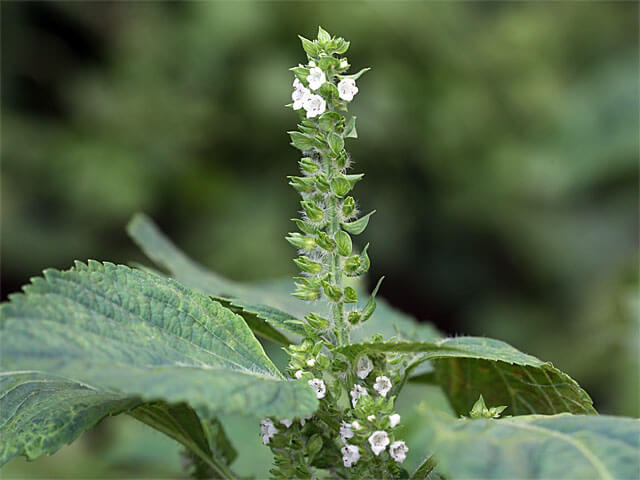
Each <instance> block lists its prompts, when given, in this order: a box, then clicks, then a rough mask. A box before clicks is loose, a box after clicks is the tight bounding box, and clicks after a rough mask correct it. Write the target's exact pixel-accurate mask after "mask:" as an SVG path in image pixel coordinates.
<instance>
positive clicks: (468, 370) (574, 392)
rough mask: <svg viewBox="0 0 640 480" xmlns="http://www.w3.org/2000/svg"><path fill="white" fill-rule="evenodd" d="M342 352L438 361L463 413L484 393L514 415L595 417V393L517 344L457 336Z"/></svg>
mask: <svg viewBox="0 0 640 480" xmlns="http://www.w3.org/2000/svg"><path fill="white" fill-rule="evenodd" d="M340 351H342V352H343V353H345V354H347V355H349V356H351V357H352V358H357V357H358V356H359V355H361V354H363V353H367V352H406V353H409V354H414V359H413V363H412V365H411V366H410V367H408V370H409V371H410V370H411V369H412V368H415V367H417V366H418V365H420V364H421V363H422V362H425V361H428V360H430V361H432V362H433V365H434V368H435V377H434V380H435V381H436V382H437V383H439V384H440V385H441V386H442V388H443V390H444V391H445V393H446V394H447V396H448V397H449V400H450V401H451V404H452V406H453V408H454V410H455V411H456V413H457V414H458V415H466V414H467V413H468V412H469V410H471V408H472V406H473V404H474V403H475V401H476V400H477V398H478V395H479V394H482V395H483V397H484V399H485V400H486V401H487V403H488V404H490V405H506V406H508V407H509V413H511V414H513V415H524V414H529V413H542V414H553V413H561V412H570V413H595V410H594V409H593V402H592V401H591V398H589V395H588V394H587V393H586V392H585V391H584V390H582V388H580V386H579V385H578V384H577V383H576V381H575V380H573V379H572V378H571V377H569V376H568V375H567V374H565V373H563V372H561V371H560V370H558V369H557V368H555V367H554V366H553V365H552V364H551V363H548V362H547V363H545V362H542V361H541V360H538V359H537V358H536V357H533V356H531V355H527V354H525V353H522V352H520V351H518V350H516V349H515V348H513V347H512V346H511V345H508V344H506V343H504V342H501V341H498V340H493V339H489V338H479V337H457V338H447V339H443V340H439V341H436V342H429V341H427V342H407V341H397V342H379V343H353V344H351V345H347V346H345V347H341V348H340Z"/></svg>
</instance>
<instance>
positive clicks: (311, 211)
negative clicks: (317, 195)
mask: <svg viewBox="0 0 640 480" xmlns="http://www.w3.org/2000/svg"><path fill="white" fill-rule="evenodd" d="M300 203H301V204H302V208H304V211H305V213H306V214H307V217H309V220H311V221H312V222H316V223H318V222H321V221H322V219H323V217H324V213H323V212H322V209H320V208H318V206H317V205H315V204H314V203H313V202H309V201H306V200H305V201H302V202H300Z"/></svg>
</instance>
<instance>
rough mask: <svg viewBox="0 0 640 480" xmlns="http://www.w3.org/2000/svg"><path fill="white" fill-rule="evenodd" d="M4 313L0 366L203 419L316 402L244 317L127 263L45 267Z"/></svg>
mask: <svg viewBox="0 0 640 480" xmlns="http://www.w3.org/2000/svg"><path fill="white" fill-rule="evenodd" d="M25 292H26V293H25V294H16V295H12V296H11V297H10V298H11V301H10V303H7V304H5V305H3V306H2V312H1V313H2V350H3V358H2V363H3V367H4V368H8V369H11V370H18V369H33V370H40V371H43V372H46V373H50V374H55V375H62V376H65V377H67V378H70V379H74V380H77V381H79V382H82V383H85V384H89V385H92V386H94V387H96V388H100V389H109V390H110V391H115V392H117V393H121V394H125V395H128V396H136V397H140V398H142V399H143V400H148V401H158V400H160V401H165V402H167V403H171V404H174V403H180V402H185V403H187V404H188V405H189V406H191V407H192V408H194V409H197V410H198V411H203V412H205V413H206V414H211V413H213V412H238V413H243V414H251V415H255V416H266V415H273V416H282V417H287V418H290V417H294V416H300V417H302V416H305V415H308V414H310V413H311V412H313V411H314V410H315V408H316V405H317V400H316V398H315V395H313V392H312V391H311V389H309V387H308V386H307V385H306V384H305V383H304V382H302V381H287V380H285V379H284V378H283V377H282V375H281V374H280V372H279V371H278V370H277V368H276V367H275V365H273V363H272V362H271V361H270V360H269V358H268V357H267V356H266V355H265V353H264V351H263V349H262V347H261V345H260V343H259V342H258V341H257V340H256V339H255V337H254V336H253V334H252V333H251V330H250V329H249V328H248V327H247V325H246V324H245V322H244V320H243V319H242V318H241V317H240V316H238V315H236V314H234V313H232V312H231V311H229V310H228V309H226V308H224V307H223V306H222V305H220V304H219V303H218V302H215V301H213V300H211V299H210V298H209V297H207V296H204V295H201V294H198V293H195V292H192V291H190V290H189V289H187V288H185V287H184V286H182V285H181V284H179V283H178V282H176V281H174V280H170V279H165V278H162V277H159V276H156V275H153V274H149V273H145V272H141V271H138V270H132V269H130V268H128V267H125V266H116V265H113V264H108V263H107V264H104V265H103V264H100V263H98V262H93V261H92V262H89V264H88V265H84V264H82V263H77V264H76V267H75V268H73V269H71V270H69V271H65V272H59V271H56V270H48V271H46V272H45V278H36V279H34V280H33V283H32V284H31V285H29V286H27V287H25Z"/></svg>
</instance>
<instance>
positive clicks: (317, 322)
mask: <svg viewBox="0 0 640 480" xmlns="http://www.w3.org/2000/svg"><path fill="white" fill-rule="evenodd" d="M304 319H305V320H306V321H307V323H308V324H309V325H310V326H311V327H313V328H315V329H316V330H326V329H327V328H329V320H327V319H326V318H323V317H321V316H320V315H317V314H315V313H310V314H309V315H307V316H306V317H304Z"/></svg>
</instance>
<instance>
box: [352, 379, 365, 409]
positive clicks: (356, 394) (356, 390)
mask: <svg viewBox="0 0 640 480" xmlns="http://www.w3.org/2000/svg"><path fill="white" fill-rule="evenodd" d="M349 395H351V405H353V408H356V403H358V400H359V399H360V397H365V396H367V395H369V392H367V389H366V388H364V387H363V386H361V385H358V384H355V385H354V386H353V389H351V392H350V393H349Z"/></svg>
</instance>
